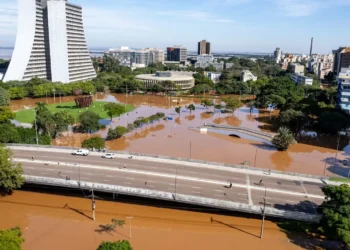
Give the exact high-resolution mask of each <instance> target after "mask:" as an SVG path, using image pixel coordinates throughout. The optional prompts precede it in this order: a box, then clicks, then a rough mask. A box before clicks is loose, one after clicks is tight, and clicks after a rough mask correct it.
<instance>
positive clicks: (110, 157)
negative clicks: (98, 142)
mask: <svg viewBox="0 0 350 250" xmlns="http://www.w3.org/2000/svg"><path fill="white" fill-rule="evenodd" d="M102 158H106V159H114V154H112V153H106V154H104V155H102Z"/></svg>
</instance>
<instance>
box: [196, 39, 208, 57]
mask: <svg viewBox="0 0 350 250" xmlns="http://www.w3.org/2000/svg"><path fill="white" fill-rule="evenodd" d="M210 54H211V48H210V42H207V41H206V40H202V41H200V42H198V55H210Z"/></svg>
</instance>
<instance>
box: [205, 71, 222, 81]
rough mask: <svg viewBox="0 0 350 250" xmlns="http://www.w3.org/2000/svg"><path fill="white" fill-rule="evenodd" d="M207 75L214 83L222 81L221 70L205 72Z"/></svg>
mask: <svg viewBox="0 0 350 250" xmlns="http://www.w3.org/2000/svg"><path fill="white" fill-rule="evenodd" d="M205 76H206V77H207V78H209V79H210V80H212V81H213V82H214V83H218V82H219V81H220V77H221V72H205Z"/></svg>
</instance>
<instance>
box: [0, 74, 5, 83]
mask: <svg viewBox="0 0 350 250" xmlns="http://www.w3.org/2000/svg"><path fill="white" fill-rule="evenodd" d="M3 78H4V74H3V73H1V72H0V81H1V80H2V79H3Z"/></svg>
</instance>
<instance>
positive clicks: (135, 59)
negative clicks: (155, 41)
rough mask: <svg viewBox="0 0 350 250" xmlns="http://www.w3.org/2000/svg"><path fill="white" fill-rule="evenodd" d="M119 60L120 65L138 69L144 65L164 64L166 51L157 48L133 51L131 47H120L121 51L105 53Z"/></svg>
mask: <svg viewBox="0 0 350 250" xmlns="http://www.w3.org/2000/svg"><path fill="white" fill-rule="evenodd" d="M105 54H108V55H110V56H113V57H115V58H116V59H118V60H119V62H120V65H123V66H127V67H132V68H137V67H141V66H142V65H145V66H148V65H150V64H152V63H163V62H164V51H163V50H161V49H156V48H145V49H141V50H132V49H129V47H120V48H119V49H110V50H108V51H106V52H105Z"/></svg>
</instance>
